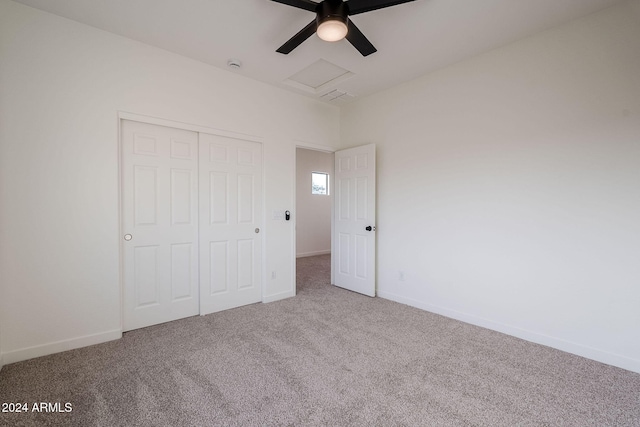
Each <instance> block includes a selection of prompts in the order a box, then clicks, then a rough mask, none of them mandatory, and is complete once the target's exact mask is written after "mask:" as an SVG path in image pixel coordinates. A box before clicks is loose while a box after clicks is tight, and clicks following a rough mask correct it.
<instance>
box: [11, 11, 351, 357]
mask: <svg viewBox="0 0 640 427" xmlns="http://www.w3.org/2000/svg"><path fill="white" fill-rule="evenodd" d="M0 93H1V94H2V96H1V97H0V117H1V118H2V119H1V123H0V204H1V206H2V210H1V211H0V235H2V239H0V284H1V288H0V295H1V296H2V299H1V301H0V324H1V325H2V331H1V333H2V351H3V352H4V362H5V363H11V362H14V361H17V360H22V359H26V358H29V357H34V356H39V355H42V354H47V353H49V352H53V351H60V350H65V349H68V348H73V347H77V346H81V345H88V344H93V343H95V342H101V341H104V340H108V339H114V338H118V337H119V336H120V331H121V313H120V283H119V235H118V120H117V117H118V112H119V111H124V112H131V113H135V114H140V115H146V116H152V117H158V118H162V119H167V120H173V121H178V122H183V123H191V124H196V125H200V126H205V127H209V128H215V129H223V130H228V131H233V132H240V133H244V134H249V135H255V136H259V137H261V138H263V140H264V141H265V142H264V157H265V201H266V204H265V212H271V211H272V210H274V209H282V210H284V209H289V210H291V209H292V206H293V201H294V185H293V183H292V182H291V177H292V176H294V173H295V144H296V143H295V142H294V141H300V140H303V141H308V142H309V143H315V144H321V145H326V146H335V145H336V144H337V141H338V139H339V131H338V120H339V111H338V109H337V108H336V107H333V106H328V105H326V104H323V103H320V102H317V101H314V100H311V99H308V98H305V97H301V96H298V95H296V94H292V93H289V92H287V91H284V90H281V89H278V88H274V87H270V86H268V85H265V84H262V83H258V82H256V81H253V80H249V79H246V78H244V77H242V76H241V75H237V74H234V73H231V72H227V71H224V70H219V69H216V68H214V67H211V66H208V65H205V64H202V63H199V62H196V61H193V60H190V59H186V58H184V57H181V56H178V55H175V54H172V53H169V52H166V51H163V50H159V49H156V48H152V47H149V46H146V45H144V44H141V43H138V42H135V41H131V40H128V39H125V38H122V37H119V36H115V35H113V34H109V33H106V32H103V31H100V30H96V29H93V28H90V27H87V26H84V25H81V24H78V23H76V22H74V21H70V20H67V19H63V18H60V17H57V16H54V15H50V14H47V13H44V12H41V11H37V10H35V9H31V8H28V7H26V6H23V5H20V4H17V3H13V2H10V1H8V0H0ZM269 218H270V217H267V219H266V220H265V245H266V246H265V254H266V255H265V256H266V258H265V264H266V265H265V270H266V271H273V270H276V271H277V272H278V274H277V279H276V280H266V281H265V300H267V301H271V300H275V299H278V298H283V297H286V296H290V295H293V294H294V291H295V281H294V278H293V276H292V272H293V262H292V260H293V259H294V258H295V257H294V254H293V246H294V245H293V229H292V225H291V223H286V222H285V221H273V220H270V219H269Z"/></svg>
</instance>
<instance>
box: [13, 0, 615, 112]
mask: <svg viewBox="0 0 640 427" xmlns="http://www.w3.org/2000/svg"><path fill="white" fill-rule="evenodd" d="M17 1H18V2H19V3H22V4H25V5H28V6H32V7H35V8H38V9H42V10H45V11H48V12H51V13H54V14H56V15H60V16H64V17H66V18H70V19H73V20H75V21H78V22H82V23H84V24H87V25H91V26H93V27H97V28H100V29H103V30H106V31H109V32H112V33H116V34H120V35H122V36H125V37H128V38H131V39H134V40H139V41H141V42H144V43H147V44H149V45H152V46H157V47H160V48H163V49H166V50H169V51H172V52H175V53H178V54H181V55H184V56H187V57H190V58H193V59H196V60H198V61H202V62H205V63H207V64H211V65H214V66H216V67H220V68H223V69H227V70H230V71H231V72H235V73H239V74H243V75H245V76H247V77H250V78H253V79H256V80H260V81H263V82H266V83H269V84H272V85H276V86H280V87H283V88H287V89H289V90H292V91H295V92H298V93H302V94H305V95H307V96H311V97H313V98H317V99H321V100H323V101H325V102H329V103H336V102H348V100H350V99H358V98H359V97H363V96H366V95H370V94H373V93H375V92H378V91H381V90H383V89H386V88H389V87H391V86H394V85H396V84H399V83H402V82H405V81H408V80H411V79H413V78H416V77H418V76H420V75H423V74H426V73H428V72H431V71H434V70H436V69H439V68H442V67H445V66H447V65H449V64H452V63H455V62H458V61H460V60H463V59H465V58H468V57H471V56H475V55H478V54H480V53H483V52H486V51H488V50H491V49H494V48H496V47H499V46H502V45H505V44H508V43H510V42H513V41H515V40H518V39H521V38H523V37H526V36H529V35H532V34H535V33H537V32H540V31H542V30H545V29H548V28H551V27H554V26H557V25H560V24H562V23H565V22H568V21H570V20H572V19H575V18H578V17H581V16H584V15H587V14H590V13H593V12H595V11H598V10H600V9H603V8H605V7H608V6H611V5H613V4H614V3H617V2H619V1H621V0H417V1H415V2H409V3H405V4H401V5H398V6H394V7H390V8H386V9H380V10H376V11H372V12H368V13H364V14H359V15H355V16H353V17H352V20H353V22H354V23H355V24H356V25H357V26H358V27H359V28H360V30H361V31H362V32H363V33H364V34H365V35H366V36H367V38H368V39H369V40H370V41H371V42H372V43H373V45H374V46H375V47H376V48H377V49H378V52H376V53H374V54H372V55H370V56H368V57H362V56H361V55H360V54H359V53H358V51H357V50H355V48H353V46H351V45H350V44H349V42H347V41H346V40H342V41H339V42H335V43H328V42H324V41H322V40H320V39H319V38H318V37H317V36H315V35H314V36H312V37H311V38H309V39H308V40H307V41H305V42H304V43H302V44H301V45H300V46H299V47H298V48H296V49H295V50H294V51H293V52H291V53H290V54H289V55H282V54H280V53H276V51H275V50H276V49H277V48H278V47H279V46H280V45H281V44H283V43H284V42H285V41H287V40H288V39H289V38H290V37H292V36H293V35H294V34H296V33H297V32H298V31H299V30H300V29H302V28H303V27H304V26H305V25H307V24H308V23H309V22H311V21H312V20H313V18H314V14H313V13H312V12H308V11H305V10H301V9H296V8H293V7H290V6H286V5H283V4H280V3H275V2H273V1H271V0H54V1H52V0H17ZM230 58H234V59H239V60H240V61H242V67H241V68H240V69H236V70H232V69H230V68H229V67H227V61H228V59H230ZM320 59H323V60H325V61H328V62H329V63H332V64H334V65H337V66H339V67H341V68H343V69H345V70H347V71H350V72H351V73H353V75H351V74H349V76H350V77H349V78H339V79H337V82H335V83H334V84H327V85H323V86H321V87H320V90H319V91H317V90H316V91H305V90H304V88H301V87H300V85H291V84H290V83H287V82H286V81H288V80H289V77H292V76H293V75H294V74H297V73H298V72H300V71H302V70H303V69H305V68H307V67H308V66H310V65H311V64H313V63H316V62H318V60H320ZM321 63H324V62H321ZM289 81H290V80H289ZM336 89H337V90H338V91H339V92H344V93H347V94H349V95H353V96H355V98H352V97H351V96H341V97H338V98H335V99H334V100H331V99H332V96H325V97H322V95H324V94H325V93H328V92H332V91H335V90H336ZM345 100H346V101H345Z"/></svg>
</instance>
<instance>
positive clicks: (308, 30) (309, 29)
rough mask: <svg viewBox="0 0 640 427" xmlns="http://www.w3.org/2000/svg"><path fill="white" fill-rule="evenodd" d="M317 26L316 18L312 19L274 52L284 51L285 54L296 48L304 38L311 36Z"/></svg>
mask: <svg viewBox="0 0 640 427" xmlns="http://www.w3.org/2000/svg"><path fill="white" fill-rule="evenodd" d="M317 28H318V23H317V22H316V20H315V19H314V20H313V21H311V22H310V23H309V25H307V26H306V27H304V28H303V29H301V30H300V31H298V34H296V35H295V36H293V37H291V38H290V39H289V40H288V41H287V42H286V43H285V44H283V45H282V46H280V47H279V48H278V49H277V50H276V52H279V53H284V54H285V55H286V54H288V53H289V52H291V51H292V50H293V49H295V48H297V47H298V46H300V44H301V43H302V42H303V41H305V40H306V39H308V38H309V37H311V36H312V35H313V33H315V32H316V29H317Z"/></svg>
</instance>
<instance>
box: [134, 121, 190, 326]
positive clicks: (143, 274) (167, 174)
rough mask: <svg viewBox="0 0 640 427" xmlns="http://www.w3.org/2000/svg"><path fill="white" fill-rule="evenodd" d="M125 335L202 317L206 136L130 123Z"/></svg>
mask: <svg viewBox="0 0 640 427" xmlns="http://www.w3.org/2000/svg"><path fill="white" fill-rule="evenodd" d="M121 130H122V231H123V236H122V238H123V239H124V240H123V280H124V316H123V321H124V324H123V329H124V330H125V331H128V330H132V329H137V328H142V327H145V326H149V325H154V324H157V323H162V322H168V321H170V320H176V319H180V318H183V317H187V316H193V315H196V314H198V312H199V301H198V298H199V292H198V134H197V133H196V132H190V131H185V130H180V129H174V128H170V127H164V126H156V125H151V124H147V123H140V122H133V121H127V120H123V121H122V128H121Z"/></svg>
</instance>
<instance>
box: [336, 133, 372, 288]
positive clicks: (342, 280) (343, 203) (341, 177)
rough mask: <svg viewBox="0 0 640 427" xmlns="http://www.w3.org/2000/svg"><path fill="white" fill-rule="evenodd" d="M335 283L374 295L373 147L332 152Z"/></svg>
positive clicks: (370, 145) (366, 146) (367, 146)
mask: <svg viewBox="0 0 640 427" xmlns="http://www.w3.org/2000/svg"><path fill="white" fill-rule="evenodd" d="M335 161H336V164H335V183H334V191H335V193H334V194H335V196H334V204H335V210H334V212H335V218H334V236H333V237H334V248H335V249H334V250H335V251H336V254H335V256H334V257H333V259H334V280H335V285H336V286H340V287H342V288H345V289H349V290H351V291H354V292H359V293H361V294H365V295H369V296H375V295H376V277H375V271H376V268H375V259H376V238H375V229H376V227H375V225H376V211H375V207H376V147H375V145H374V144H369V145H364V146H361V147H356V148H350V149H347V150H341V151H336V153H335Z"/></svg>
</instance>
